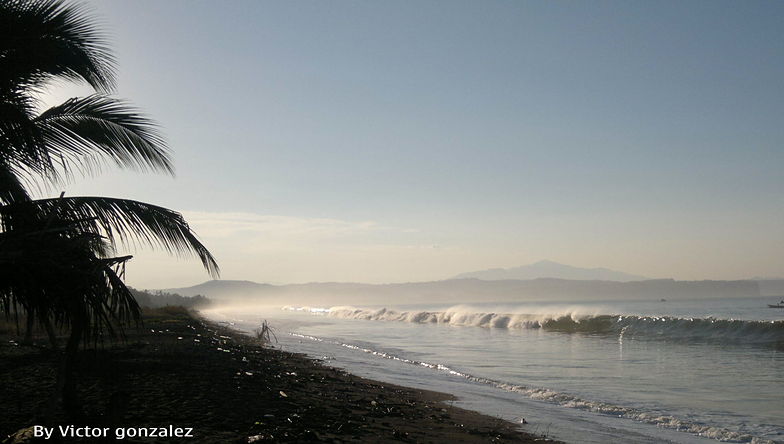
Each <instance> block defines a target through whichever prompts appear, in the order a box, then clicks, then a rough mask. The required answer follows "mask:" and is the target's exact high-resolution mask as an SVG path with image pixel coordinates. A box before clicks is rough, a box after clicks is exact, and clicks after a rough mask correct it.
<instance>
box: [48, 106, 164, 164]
mask: <svg viewBox="0 0 784 444" xmlns="http://www.w3.org/2000/svg"><path fill="white" fill-rule="evenodd" d="M34 123H35V125H36V126H37V129H38V131H39V132H40V135H41V138H42V139H43V141H44V144H45V146H46V147H47V149H48V151H49V156H50V157H51V158H52V159H60V160H59V161H60V163H61V164H62V166H63V167H64V168H65V169H82V170H83V169H84V168H85V167H86V168H88V169H89V168H90V166H96V167H97V166H100V165H99V163H100V158H101V157H102V158H103V159H106V160H110V161H113V162H114V163H115V164H117V165H118V166H120V167H123V168H130V169H140V170H153V171H162V172H165V173H169V174H173V172H174V167H173V164H172V160H171V156H170V153H169V150H168V148H167V146H166V142H165V141H164V140H163V137H162V136H161V135H160V133H159V132H158V126H157V125H156V124H155V122H153V121H152V120H150V119H148V118H147V117H145V116H144V115H142V114H141V113H140V112H139V111H138V110H137V109H136V108H134V107H133V106H131V105H129V104H128V103H126V102H124V101H122V100H118V99H115V98H112V97H107V96H102V95H91V96H88V97H84V98H74V99H70V100H68V101H66V102H65V103H63V104H62V105H58V106H55V107H52V108H50V109H48V110H46V111H45V112H43V113H42V114H41V115H40V116H38V117H37V118H35V120H34ZM55 161H57V160H55Z"/></svg>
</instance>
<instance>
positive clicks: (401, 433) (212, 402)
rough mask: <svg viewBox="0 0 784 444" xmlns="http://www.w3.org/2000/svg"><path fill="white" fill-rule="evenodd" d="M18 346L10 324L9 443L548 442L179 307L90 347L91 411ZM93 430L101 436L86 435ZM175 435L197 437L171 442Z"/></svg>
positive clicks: (37, 350)
mask: <svg viewBox="0 0 784 444" xmlns="http://www.w3.org/2000/svg"><path fill="white" fill-rule="evenodd" d="M20 339H21V338H20V337H18V336H15V335H13V332H12V331H9V329H6V330H5V331H4V332H3V341H2V345H0V356H2V359H0V399H3V400H5V402H3V403H2V404H0V405H1V406H2V407H0V436H2V438H3V440H4V441H3V442H9V443H10V442H102V441H106V442H117V441H118V438H119V437H120V434H121V435H122V440H123V441H125V442H183V441H186V440H187V442H199V443H218V442H237V443H240V442H246V443H247V442H433V443H436V442H465V443H473V442H509V443H529V442H541V441H545V440H546V439H545V438H544V437H542V436H536V435H533V434H529V433H525V432H523V431H522V430H521V429H520V426H521V425H520V424H513V423H511V422H507V421H504V420H501V419H499V418H495V417H492V416H486V415H482V414H479V413H476V412H473V411H469V410H464V409H461V408H458V407H454V406H452V405H451V401H452V400H453V399H454V398H453V397H452V396H450V395H448V394H444V393H438V392H430V391H423V390H416V389H411V388H406V387H401V386H396V385H392V384H386V383H381V382H376V381H373V380H369V379H363V378H360V377H357V376H354V375H351V374H349V373H346V372H345V371H342V370H339V369H335V368H331V367H328V366H325V365H322V364H321V363H320V362H318V361H317V360H313V359H309V358H306V357H305V356H303V355H300V354H295V353H289V352H284V351H280V350H277V349H274V348H270V347H262V346H261V344H260V342H259V341H258V340H257V339H255V338H251V337H249V336H245V335H242V334H240V333H238V332H236V331H234V330H230V329H228V328H226V327H224V326H220V325H218V324H214V323H208V322H206V321H204V320H203V319H201V318H198V317H197V316H195V315H194V314H193V313H189V312H187V311H184V310H181V309H175V308H168V309H159V310H155V311H148V312H147V313H146V316H145V319H144V323H143V325H141V326H140V328H139V329H135V330H134V329H129V330H128V331H127V337H126V339H125V341H122V342H115V343H109V342H106V343H105V344H103V345H100V344H99V346H98V347H97V349H95V350H85V351H83V352H82V354H81V357H80V360H79V374H80V379H79V397H80V399H81V400H82V406H83V409H82V410H83V411H82V412H80V413H79V414H72V415H71V416H70V417H67V418H66V417H65V416H64V415H63V413H62V412H60V411H57V410H56V409H51V408H50V407H49V406H50V399H51V395H52V393H53V391H54V389H55V375H56V365H57V362H56V359H57V358H56V356H55V355H54V354H53V353H52V352H51V350H48V349H47V348H45V347H40V346H37V347H34V346H23V345H19V342H18V341H19V340H20ZM43 339H44V338H42V337H39V338H37V339H36V340H37V341H38V343H39V344H43V343H44V342H43ZM72 413H74V412H72ZM36 425H37V426H39V427H48V428H51V429H52V431H53V433H52V434H51V437H50V439H46V440H45V439H44V438H37V439H36V438H33V439H27V438H22V439H18V438H13V437H11V438H7V437H8V436H9V435H12V434H17V433H18V432H19V431H20V430H24V429H26V430H24V431H23V432H22V433H19V434H20V435H25V436H30V435H32V433H34V432H35V430H34V429H32V427H33V426H36ZM69 425H70V426H73V427H72V428H71V429H60V428H58V426H63V427H67V426H69ZM85 426H87V427H90V428H92V429H96V430H95V432H96V435H97V436H93V437H84V436H83V435H84V432H85V431H84V430H81V431H80V429H79V428H80V427H82V428H83V427H85ZM177 429H181V432H180V434H183V433H186V430H187V429H192V430H191V431H190V432H189V433H191V437H177V436H174V435H175V434H176V430H177ZM77 431H79V432H80V433H82V436H83V437H81V438H80V437H79V436H77V435H74V433H75V432H77ZM101 431H104V433H103V436H101V434H100V433H98V432H101ZM61 432H63V433H61ZM87 432H88V433H89V430H87ZM63 434H69V435H68V436H62V435H63ZM145 435H146V436H147V437H146V438H140V437H139V436H145ZM153 435H155V436H154V437H153Z"/></svg>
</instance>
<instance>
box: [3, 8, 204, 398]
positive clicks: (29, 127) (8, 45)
mask: <svg viewBox="0 0 784 444" xmlns="http://www.w3.org/2000/svg"><path fill="white" fill-rule="evenodd" d="M54 80H68V81H76V82H84V83H87V84H88V85H90V86H91V87H92V88H93V89H94V91H95V94H93V95H90V96H88V97H82V98H73V99H70V100H68V101H66V102H65V103H63V104H61V105H58V106H54V107H52V108H49V109H48V110H45V111H43V112H40V113H39V112H37V106H38V100H37V98H36V97H37V94H38V93H40V92H41V91H43V90H44V88H46V87H47V86H49V85H51V82H52V81H54ZM114 81H115V59H114V57H113V55H112V53H111V51H110V50H109V48H108V46H107V45H106V43H105V38H104V36H103V35H102V33H101V32H100V30H99V29H98V28H97V27H96V25H95V21H94V20H93V19H92V18H91V17H90V15H89V14H88V11H87V10H86V9H85V8H84V7H83V6H81V5H77V4H74V3H68V2H64V1H61V0H11V1H5V2H1V3H0V310H2V311H3V312H4V313H5V315H6V316H7V317H8V316H18V315H19V314H20V313H23V314H26V315H27V321H28V328H31V327H32V325H33V322H38V323H39V324H40V325H41V326H42V327H44V328H45V329H46V331H47V332H48V333H49V337H50V341H51V342H52V345H53V346H55V347H56V345H57V344H56V335H55V333H54V331H55V327H60V328H64V329H67V330H68V331H69V337H68V341H67V344H66V347H65V354H64V359H63V368H62V369H61V370H62V371H61V372H60V373H59V375H60V377H59V380H58V384H59V385H60V388H61V390H62V396H63V403H64V406H65V408H66V411H67V412H68V411H71V410H72V409H73V408H75V398H74V384H73V378H72V373H73V362H74V359H75V357H76V355H77V352H78V349H79V346H80V344H81V343H85V342H87V341H90V340H92V341H93V342H95V341H98V340H101V339H102V338H103V337H104V336H106V335H108V336H115V335H116V334H117V333H120V334H122V331H123V327H124V326H127V325H130V324H132V323H134V322H138V320H139V318H140V308H139V306H138V304H137V303H136V301H135V299H134V297H133V295H132V294H131V292H130V291H129V290H128V288H127V287H126V286H125V284H124V283H123V280H122V278H123V273H124V266H125V263H126V262H127V261H128V260H129V259H130V258H131V256H114V254H115V251H116V249H117V248H118V247H122V246H126V247H127V246H131V245H137V244H147V245H150V246H153V247H156V248H161V249H164V250H166V251H168V252H170V253H173V254H177V255H194V256H196V257H198V258H199V259H200V260H201V262H202V264H203V266H204V267H205V268H206V270H207V271H208V272H209V274H210V275H212V276H214V277H216V276H217V275H218V273H219V269H218V265H217V263H216V261H215V259H214V257H213V256H212V255H211V254H210V252H209V251H208V250H207V248H206V247H204V245H202V244H201V242H200V241H199V240H198V239H197V237H196V236H195V234H194V233H193V232H192V231H191V229H190V227H189V226H188V224H187V222H186V221H185V220H184V219H183V217H182V216H181V215H180V214H179V213H177V212H174V211H172V210H168V209H166V208H162V207H159V206H155V205H150V204H146V203H143V202H137V201H133V200H127V199H114V198H105V197H66V196H64V194H61V195H60V197H59V198H50V199H32V198H31V194H30V192H29V191H28V190H29V189H31V188H33V187H39V188H40V187H44V188H46V189H51V188H52V187H57V186H60V185H63V184H65V183H67V182H68V181H69V180H70V179H71V178H73V177H74V176H76V175H80V174H81V175H85V174H94V173H96V172H98V171H100V170H101V169H102V168H103V167H105V166H107V165H112V164H114V165H116V166H119V167H121V168H130V169H134V170H139V171H153V172H163V173H167V174H173V166H172V161H171V156H170V152H169V150H168V147H167V146H166V143H165V142H164V140H163V138H162V137H161V136H160V134H159V132H158V128H157V126H156V124H155V123H154V122H153V121H151V120H150V119H148V118H146V117H144V116H143V115H142V114H141V113H140V112H139V111H138V110H137V109H135V108H134V107H133V106H131V105H130V104H128V103H127V102H124V101H122V100H118V99H116V98H113V97H111V96H109V95H108V94H110V93H111V92H112V91H113V89H114Z"/></svg>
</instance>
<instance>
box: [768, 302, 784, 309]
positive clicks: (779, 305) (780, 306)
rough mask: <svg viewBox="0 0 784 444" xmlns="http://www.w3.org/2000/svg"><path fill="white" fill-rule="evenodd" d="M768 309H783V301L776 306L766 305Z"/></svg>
mask: <svg viewBox="0 0 784 444" xmlns="http://www.w3.org/2000/svg"><path fill="white" fill-rule="evenodd" d="M768 308H784V301H781V302H779V303H778V304H768Z"/></svg>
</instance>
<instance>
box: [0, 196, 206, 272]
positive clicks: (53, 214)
mask: <svg viewBox="0 0 784 444" xmlns="http://www.w3.org/2000/svg"><path fill="white" fill-rule="evenodd" d="M29 206H31V207H34V210H31V208H30V207H29ZM30 213H35V214H38V215H40V217H41V218H50V219H52V220H62V221H71V222H73V221H81V222H79V223H78V230H79V231H80V232H91V233H95V234H99V235H103V236H106V237H107V238H108V239H109V241H110V242H112V243H113V244H114V243H117V242H119V243H121V244H123V245H126V246H131V247H135V246H137V245H138V244H139V243H141V244H146V245H149V246H152V247H160V248H163V249H164V250H166V251H167V252H169V253H171V254H176V255H178V256H184V255H195V256H196V257H198V258H199V259H200V260H201V262H202V265H203V266H204V268H205V269H206V270H207V272H208V273H209V274H210V275H211V276H218V275H219V273H220V270H219V267H218V264H217V262H216V261H215V258H214V257H213V256H212V254H211V253H210V252H209V250H207V248H206V247H205V246H204V245H203V244H202V243H201V242H200V241H199V240H198V238H197V237H196V235H195V234H194V233H193V231H191V229H190V227H189V226H188V223H187V222H186V221H185V219H184V218H183V217H182V215H181V214H180V213H178V212H176V211H172V210H169V209H167V208H163V207H159V206H157V205H151V204H147V203H144V202H138V201H135V200H129V199H116V198H108V197H62V198H57V199H40V200H35V201H30V202H19V203H14V204H10V205H5V206H2V207H0V222H2V223H3V224H6V226H4V227H3V228H4V229H6V230H7V229H13V228H14V227H11V226H8V225H7V224H8V223H9V221H13V220H14V217H15V216H17V215H19V214H30Z"/></svg>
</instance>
